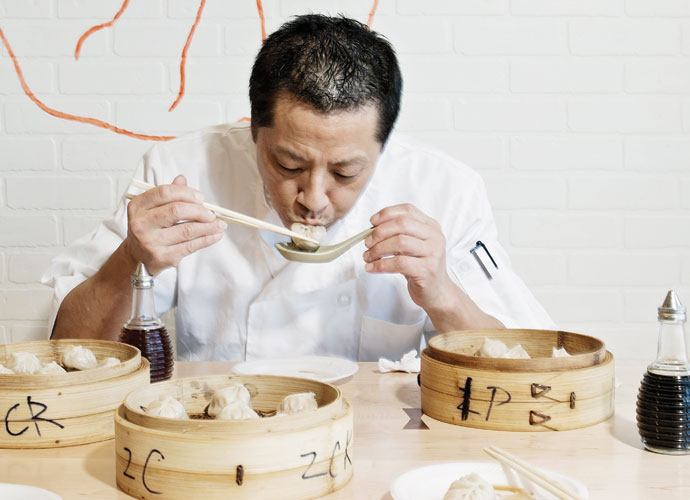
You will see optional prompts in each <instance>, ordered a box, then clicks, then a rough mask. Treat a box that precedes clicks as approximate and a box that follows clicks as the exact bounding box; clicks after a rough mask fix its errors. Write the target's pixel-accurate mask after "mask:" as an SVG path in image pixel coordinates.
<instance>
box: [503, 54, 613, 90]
mask: <svg viewBox="0 0 690 500" xmlns="http://www.w3.org/2000/svg"><path fill="white" fill-rule="evenodd" d="M622 87H623V64H622V63H621V62H620V61H616V60H595V61H591V60H569V61H565V60H551V59H547V60H540V59H532V60H528V61H519V60H518V61H513V62H512V63H511V64H510V89H511V90H512V91H513V92H561V93H578V92H591V93H593V92H597V93H606V92H620V90H621V89H622Z"/></svg>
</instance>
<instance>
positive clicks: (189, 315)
mask: <svg viewBox="0 0 690 500" xmlns="http://www.w3.org/2000/svg"><path fill="white" fill-rule="evenodd" d="M401 88H402V80H401V76H400V70H399V68H398V63H397V60H396V57H395V53H394V51H393V49H392V47H391V46H390V45H389V44H388V43H387V42H386V41H385V40H384V39H383V38H382V37H380V36H379V35H377V34H376V33H374V32H371V31H369V30H368V29H367V28H366V27H365V26H364V25H362V24H360V23H358V22H356V21H353V20H349V19H345V18H330V17H325V16H320V15H307V16H301V17H298V18H295V19H294V20H293V21H291V22H289V23H287V24H285V25H284V26H283V27H281V28H280V29H279V30H278V31H276V32H275V33H273V34H272V35H271V36H270V37H268V39H267V40H266V42H265V44H264V46H263V48H262V49H261V51H260V52H259V54H258V56H257V59H256V61H255V64H254V67H253V70H252V75H251V79H250V92H249V96H250V101H251V114H252V116H251V118H252V121H251V126H249V125H246V124H245V125H242V124H234V125H222V126H216V127H212V128H209V129H206V130H202V131H199V132H196V133H192V134H189V135H186V136H184V137H181V138H178V139H176V140H173V141H170V142H168V143H165V144H158V145H155V146H154V147H153V148H152V149H151V150H150V151H149V152H148V153H147V154H146V155H145V157H144V159H143V161H142V164H141V165H140V166H139V169H138V170H137V172H136V174H135V178H138V179H143V180H145V181H147V182H149V183H151V184H155V185H156V186H158V187H157V188H155V189H152V190H150V191H147V192H146V193H144V194H141V195H140V196H137V197H136V198H135V199H133V200H132V201H130V202H129V203H128V204H127V205H126V206H125V204H124V202H123V204H122V205H121V206H120V207H119V210H118V211H117V213H116V214H115V216H114V217H113V218H112V219H110V220H108V221H106V222H104V223H103V224H102V225H101V226H99V228H98V229H97V230H96V231H95V232H94V234H92V235H90V236H89V237H87V238H85V239H82V240H81V241H80V242H78V243H77V244H75V246H74V247H73V248H70V249H68V250H67V251H66V252H65V253H64V254H63V255H61V256H59V257H58V258H56V260H55V261H54V263H53V266H52V268H51V270H50V271H49V272H48V274H47V275H46V278H45V281H46V282H49V283H51V284H52V285H53V286H54V287H55V300H54V306H55V307H54V308H55V311H56V319H55V322H54V327H53V338H63V337H96V338H103V339H116V338H117V336H118V334H119V331H120V328H121V325H122V324H123V323H124V322H125V321H126V320H127V317H128V315H129V313H130V304H131V290H130V285H129V276H130V275H131V274H132V273H133V271H134V270H135V268H136V265H137V263H138V262H140V261H141V262H144V263H145V264H146V266H147V267H148V269H149V270H150V272H151V273H153V274H155V275H156V285H155V291H156V306H157V309H158V310H159V311H164V310H167V309H170V308H171V307H173V306H175V305H176V306H177V315H176V332H177V352H178V356H179V357H180V358H181V359H188V360H189V359H193V360H197V359H229V360H240V359H244V358H259V357H274V356H287V355H298V354H330V355H340V356H345V357H348V358H351V359H360V360H370V359H376V358H377V357H378V356H388V357H400V356H401V355H402V354H403V353H404V352H406V351H407V350H409V349H411V348H415V347H417V346H419V344H420V340H421V335H422V333H423V332H425V333H433V332H434V331H436V332H447V331H452V330H460V329H470V328H501V327H503V326H508V327H550V326H552V324H551V320H550V319H549V317H548V315H547V314H546V313H545V312H544V310H543V309H542V308H541V306H540V305H539V304H538V303H537V302H536V300H535V299H534V298H533V296H532V295H531V293H530V292H529V291H528V290H527V288H526V287H525V286H524V285H523V284H522V282H521V281H520V280H519V279H518V278H517V277H516V276H515V275H514V274H513V273H512V271H511V270H510V267H509V263H508V259H507V257H506V255H505V253H504V251H503V250H502V249H501V247H500V246H499V244H498V242H497V240H496V231H495V226H494V222H493V219H492V215H491V210H490V207H489V204H488V201H487V198H486V194H485V191H484V187H483V184H482V182H481V179H480V178H479V176H478V175H477V174H475V173H473V172H472V171H470V170H469V169H468V168H466V167H465V166H463V165H462V164H460V163H458V162H456V161H454V160H452V159H451V158H448V157H447V156H445V155H443V154H440V153H437V152H434V151H431V150H428V149H426V148H424V147H421V146H419V145H414V144H412V143H411V142H410V141H406V140H403V139H400V138H397V137H390V138H389V135H390V132H391V129H392V127H393V124H394V122H395V120H396V118H397V115H398V110H399V107H400V94H401ZM202 193H203V197H204V198H205V199H206V200H208V201H210V202H212V203H214V204H216V205H220V206H224V207H227V208H230V209H231V210H234V211H237V212H241V213H245V214H247V215H250V216H252V217H256V218H260V219H264V220H266V221H268V222H271V223H274V224H283V225H285V226H286V227H290V225H291V224H292V223H293V222H301V223H305V224H311V225H323V226H325V227H326V228H327V229H328V233H327V240H326V241H325V242H324V244H332V243H334V242H338V241H341V240H343V239H346V238H347V237H349V236H351V235H353V234H355V233H357V232H359V231H361V230H363V229H365V228H366V227H368V226H369V225H373V226H374V227H375V229H374V232H373V234H372V235H371V236H369V237H368V238H367V239H366V240H365V241H364V244H360V245H358V246H357V247H355V248H354V249H353V250H350V251H349V252H347V253H346V254H345V255H343V256H342V257H340V258H339V259H336V260H335V261H333V262H331V263H328V264H302V263H293V262H288V261H286V260H284V259H283V258H282V257H281V256H280V255H279V254H278V252H277V251H276V250H275V248H274V244H275V243H276V242H278V241H281V240H284V239H285V238H283V237H277V236H276V235H275V234H273V233H268V232H266V231H259V230H256V229H252V228H247V227H243V226H239V225H232V227H226V224H225V223H224V222H222V221H220V220H217V219H216V218H215V216H214V215H213V214H212V213H211V212H209V211H208V210H206V209H205V208H204V207H203V206H202V205H201V204H200V201H201V200H202ZM479 241H481V244H478V242H479ZM480 262H481V264H480ZM58 309H59V310H58Z"/></svg>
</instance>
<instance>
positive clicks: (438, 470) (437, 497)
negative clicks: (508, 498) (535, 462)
mask: <svg viewBox="0 0 690 500" xmlns="http://www.w3.org/2000/svg"><path fill="white" fill-rule="evenodd" d="M540 470H542V471H543V472H544V473H548V474H549V476H551V477H552V478H553V479H554V480H556V481H558V482H559V483H561V484H562V485H563V486H565V487H566V488H569V489H571V490H573V491H574V492H575V493H577V494H578V495H579V496H581V497H582V498H584V499H587V498H589V493H588V492H587V487H586V486H585V485H584V484H582V483H581V482H580V481H577V480H575V479H572V478H569V477H567V476H564V475H562V474H557V473H556V472H551V471H547V470H544V469H540ZM471 472H476V473H477V474H479V475H480V476H481V477H482V478H484V480H485V481H487V482H489V483H491V484H493V485H510V486H517V487H523V488H526V489H529V490H532V491H535V492H536V493H537V494H538V495H539V497H538V498H539V499H543V500H552V499H554V498H555V497H554V496H553V495H551V494H549V493H547V492H545V491H544V490H542V489H541V488H536V487H534V486H533V485H532V484H529V483H526V482H523V481H522V479H521V478H520V477H519V476H517V475H515V473H514V472H513V471H509V472H508V475H509V476H511V478H510V479H509V478H508V477H507V476H506V472H505V470H504V468H503V467H502V466H501V465H500V464H498V463H496V462H452V463H443V464H437V465H429V466H427V467H420V468H419V469H413V470H410V471H407V472H405V473H404V474H401V475H400V476H398V477H396V478H395V479H394V480H393V483H392V484H391V496H392V497H393V498H394V500H443V496H444V495H445V494H446V492H447V491H448V488H449V487H450V485H451V483H452V482H453V481H455V480H456V479H459V478H461V477H462V476H465V475H467V474H470V473H471Z"/></svg>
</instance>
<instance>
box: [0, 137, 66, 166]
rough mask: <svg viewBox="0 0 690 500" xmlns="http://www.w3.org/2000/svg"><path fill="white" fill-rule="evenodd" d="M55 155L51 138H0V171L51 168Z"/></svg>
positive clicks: (55, 159) (54, 162) (55, 158)
mask: <svg viewBox="0 0 690 500" xmlns="http://www.w3.org/2000/svg"><path fill="white" fill-rule="evenodd" d="M0 137H1V136H0ZM56 155H57V151H56V147H55V140H53V139H48V138H36V139H28V138H21V139H0V171H9V170H22V171H25V170H53V169H55V167H56V166H57V157H56Z"/></svg>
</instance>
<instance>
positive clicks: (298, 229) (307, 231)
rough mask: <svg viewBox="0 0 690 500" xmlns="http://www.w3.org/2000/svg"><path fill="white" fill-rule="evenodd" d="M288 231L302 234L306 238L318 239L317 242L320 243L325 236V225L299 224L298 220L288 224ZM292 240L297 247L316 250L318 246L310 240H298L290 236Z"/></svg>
mask: <svg viewBox="0 0 690 500" xmlns="http://www.w3.org/2000/svg"><path fill="white" fill-rule="evenodd" d="M290 231H292V232H295V233H297V234H302V235H304V236H306V237H307V238H311V239H313V240H316V241H318V242H319V243H321V242H322V241H323V240H324V239H325V238H326V228H325V226H312V225H309V224H300V223H299V222H295V223H294V224H292V225H291V226H290ZM292 242H293V243H294V244H295V246H296V247H297V248H301V249H302V250H309V251H314V250H317V249H318V248H319V246H320V245H316V244H314V243H312V242H310V241H304V240H300V239H299V238H295V237H293V238H292Z"/></svg>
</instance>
